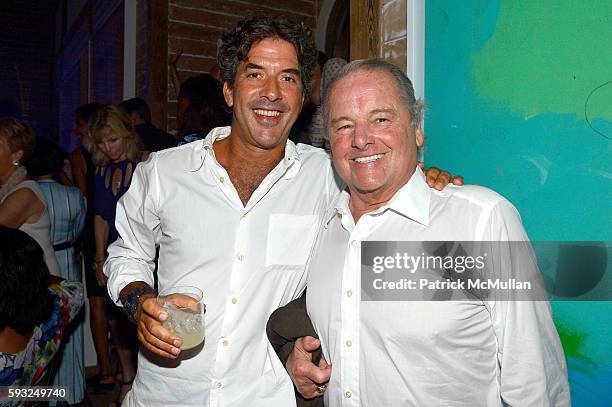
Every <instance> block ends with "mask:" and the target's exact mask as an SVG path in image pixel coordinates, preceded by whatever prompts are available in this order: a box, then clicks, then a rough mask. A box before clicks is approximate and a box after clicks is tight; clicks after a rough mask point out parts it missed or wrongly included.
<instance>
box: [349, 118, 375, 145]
mask: <svg viewBox="0 0 612 407" xmlns="http://www.w3.org/2000/svg"><path fill="white" fill-rule="evenodd" d="M370 144H372V138H371V137H370V135H369V131H368V126H367V125H365V124H361V123H356V124H355V129H354V131H353V148H357V149H359V150H365V149H366V148H368V146H369V145H370Z"/></svg>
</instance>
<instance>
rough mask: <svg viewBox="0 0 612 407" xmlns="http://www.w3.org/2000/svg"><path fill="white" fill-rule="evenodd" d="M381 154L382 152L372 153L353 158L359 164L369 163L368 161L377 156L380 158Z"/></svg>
mask: <svg viewBox="0 0 612 407" xmlns="http://www.w3.org/2000/svg"><path fill="white" fill-rule="evenodd" d="M383 155H384V154H374V155H371V156H369V157H359V158H354V160H355V161H357V162H358V163H360V164H363V163H369V162H372V161H376V160H378V159H379V158H382V156H383Z"/></svg>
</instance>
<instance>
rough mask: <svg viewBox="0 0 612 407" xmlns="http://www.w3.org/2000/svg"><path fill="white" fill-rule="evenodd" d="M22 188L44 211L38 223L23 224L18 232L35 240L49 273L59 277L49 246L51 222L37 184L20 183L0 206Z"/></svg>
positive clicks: (51, 247)
mask: <svg viewBox="0 0 612 407" xmlns="http://www.w3.org/2000/svg"><path fill="white" fill-rule="evenodd" d="M22 188H27V189H30V190H31V191H32V192H34V194H35V195H36V196H37V197H38V199H40V201H41V202H42V203H43V205H44V206H45V210H44V211H43V213H42V214H41V215H40V218H39V219H38V221H36V222H34V223H24V224H22V225H21V226H20V227H19V230H21V231H23V232H25V233H27V234H28V235H29V236H30V237H31V238H32V239H34V240H36V242H37V243H38V244H39V245H40V247H42V249H43V252H44V255H45V263H47V267H48V268H49V272H50V273H51V274H52V275H54V276H58V277H59V275H60V273H59V264H58V262H57V259H56V258H55V251H54V250H53V245H52V244H51V222H50V221H49V215H48V213H47V204H46V203H45V196H44V195H43V192H42V190H41V189H40V186H39V185H38V183H37V182H36V181H32V180H26V181H23V182H20V183H19V184H17V185H15V186H14V187H13V189H11V191H10V192H9V193H8V194H6V195H5V196H4V198H3V199H2V200H1V201H0V204H1V203H3V202H4V200H5V199H6V198H7V197H8V196H10V195H11V194H12V193H13V192H15V191H17V190H19V189H22Z"/></svg>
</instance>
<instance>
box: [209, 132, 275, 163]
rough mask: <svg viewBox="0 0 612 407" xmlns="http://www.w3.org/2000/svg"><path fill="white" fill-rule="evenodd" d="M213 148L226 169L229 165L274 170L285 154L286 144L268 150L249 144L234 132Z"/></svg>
mask: <svg viewBox="0 0 612 407" xmlns="http://www.w3.org/2000/svg"><path fill="white" fill-rule="evenodd" d="M213 149H214V151H215V155H216V157H217V160H218V161H219V163H220V164H221V165H222V166H223V167H225V168H226V169H227V168H228V166H240V167H245V166H253V167H257V168H269V170H270V171H272V169H273V168H274V167H276V165H277V164H278V163H279V162H281V160H282V159H283V157H284V156H285V145H282V146H278V147H274V148H272V149H270V150H266V149H262V148H259V147H256V146H251V145H247V144H246V143H243V142H242V141H241V140H240V139H239V138H238V137H237V136H233V135H232V134H230V135H229V136H228V137H226V138H224V139H223V140H219V141H218V142H216V143H214V144H213Z"/></svg>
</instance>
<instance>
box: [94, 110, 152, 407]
mask: <svg viewBox="0 0 612 407" xmlns="http://www.w3.org/2000/svg"><path fill="white" fill-rule="evenodd" d="M87 137H88V143H89V144H90V145H91V146H92V162H93V163H94V165H96V170H95V185H96V190H95V219H94V235H95V240H96V278H97V281H98V284H99V285H100V286H101V287H106V276H105V275H104V273H103V271H102V266H103V264H104V261H105V260H106V256H107V251H106V250H107V247H108V245H110V244H111V243H112V242H114V241H115V240H116V239H117V236H118V233H117V229H115V209H116V207H117V202H118V201H119V199H120V198H121V197H122V196H123V194H124V193H125V192H126V191H127V190H128V188H129V187H130V183H131V181H132V173H133V172H134V170H135V169H136V165H137V164H138V162H139V161H140V160H141V158H142V153H141V151H140V148H139V146H140V139H139V137H138V134H137V133H136V131H135V130H134V127H133V125H132V122H131V120H130V118H129V117H128V116H127V114H126V113H125V112H124V111H123V109H121V108H119V107H117V106H113V105H106V106H104V107H102V108H100V109H98V111H97V112H96V113H95V114H94V116H93V117H92V119H91V121H90V124H89V130H88V135H87ZM106 295H107V297H106V298H107V314H108V323H109V326H110V329H111V333H112V336H113V342H114V343H115V347H116V349H117V355H118V358H119V364H120V366H121V371H122V379H121V380H120V381H119V382H120V384H121V386H120V390H119V395H118V399H117V400H118V401H119V402H121V401H122V400H123V397H124V396H125V394H126V393H127V392H128V391H129V389H130V387H131V384H132V382H133V380H134V376H135V375H136V361H135V355H136V353H135V348H136V346H135V338H136V337H135V333H134V327H133V326H132V325H131V324H130V323H129V322H128V321H127V319H126V316H125V315H124V314H123V312H121V310H120V309H119V308H118V307H116V306H115V305H114V304H113V303H112V302H111V301H110V300H109V299H108V294H106Z"/></svg>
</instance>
